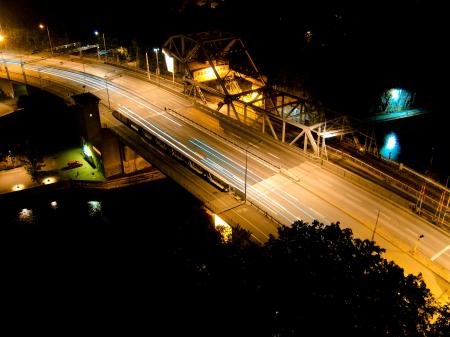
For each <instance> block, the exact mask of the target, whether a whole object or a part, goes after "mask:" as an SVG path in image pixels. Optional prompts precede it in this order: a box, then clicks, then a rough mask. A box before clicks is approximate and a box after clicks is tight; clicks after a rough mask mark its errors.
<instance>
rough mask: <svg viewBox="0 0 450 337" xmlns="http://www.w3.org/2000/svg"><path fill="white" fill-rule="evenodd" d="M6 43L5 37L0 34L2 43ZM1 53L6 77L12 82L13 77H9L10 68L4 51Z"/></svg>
mask: <svg viewBox="0 0 450 337" xmlns="http://www.w3.org/2000/svg"><path fill="white" fill-rule="evenodd" d="M4 41H5V36H3V35H1V34H0V43H4ZM5 49H6V48H5ZM0 53H1V54H2V61H3V65H4V67H5V72H6V77H7V78H8V81H11V77H10V75H9V70H8V66H7V65H6V61H5V58H4V57H3V51H1V52H0Z"/></svg>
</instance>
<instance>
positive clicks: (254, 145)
mask: <svg viewBox="0 0 450 337" xmlns="http://www.w3.org/2000/svg"><path fill="white" fill-rule="evenodd" d="M248 143H249V144H250V145H251V146H253V147H254V148H257V149H259V146H258V145H256V144H253V143H250V142H248Z"/></svg>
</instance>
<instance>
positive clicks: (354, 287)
mask: <svg viewBox="0 0 450 337" xmlns="http://www.w3.org/2000/svg"><path fill="white" fill-rule="evenodd" d="M278 234H279V236H278V237H274V236H271V237H270V239H269V241H268V242H267V244H266V245H265V246H264V250H265V254H266V257H265V259H266V261H267V262H266V263H265V265H266V266H267V268H266V272H265V273H264V274H265V280H264V283H265V286H266V287H267V289H266V293H267V301H268V308H267V313H270V316H268V317H266V319H270V321H271V324H270V325H271V328H272V335H276V336H297V335H302V336H309V335H311V336H322V335H324V336H325V335H328V336H331V335H335V336H336V335H340V336H397V337H398V336H425V335H427V333H428V332H429V331H430V322H431V320H432V318H433V316H434V314H435V313H436V312H437V310H438V306H437V305H436V303H435V301H434V299H433V297H432V295H431V293H430V291H429V290H428V289H427V288H426V285H425V283H424V281H423V279H422V277H421V275H420V274H419V275H418V276H413V275H406V276H405V275H404V271H403V270H402V269H401V268H400V267H399V266H397V265H396V264H394V263H393V262H390V261H387V260H386V259H384V258H383V257H382V253H383V252H384V250H383V249H382V248H380V247H378V246H376V245H375V243H374V242H373V241H369V240H360V239H355V238H353V234H352V231H351V230H350V229H341V228H340V227H339V223H336V224H331V225H329V226H325V225H324V224H321V223H318V222H313V223H312V224H311V225H309V224H307V223H304V222H301V221H298V222H296V223H294V224H293V225H292V226H291V227H285V226H283V227H280V229H279V232H278ZM447 314H448V311H447ZM440 317H442V316H440ZM447 317H448V315H447ZM436 322H437V323H436V324H437V325H434V328H435V329H437V330H438V331H440V330H439V329H440V326H441V325H442V324H443V322H442V320H440V319H438V320H437V321H436ZM447 327H448V322H447ZM447 329H448V328H447ZM307 331H309V333H307ZM435 335H439V334H435Z"/></svg>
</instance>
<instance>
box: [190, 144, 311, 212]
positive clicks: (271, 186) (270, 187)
mask: <svg viewBox="0 0 450 337" xmlns="http://www.w3.org/2000/svg"><path fill="white" fill-rule="evenodd" d="M195 142H199V143H201V144H204V146H201V145H198V144H195ZM191 143H194V144H195V145H197V146H198V147H199V148H201V149H202V150H203V151H205V152H207V153H209V154H210V155H212V156H213V157H215V158H217V159H218V160H220V161H221V162H223V163H225V164H226V165H228V166H230V167H231V168H233V169H235V170H236V171H237V172H238V173H240V174H242V175H244V174H245V171H244V169H243V168H244V167H243V165H241V164H240V163H237V162H235V161H233V160H232V159H231V158H229V157H227V156H225V155H223V154H222V153H221V152H220V151H218V150H216V149H214V148H212V147H211V146H209V145H207V144H206V143H204V142H202V141H201V140H199V139H198V138H196V139H195V140H194V141H191ZM205 147H207V148H208V149H211V151H209V150H208V149H206V148H205ZM212 151H214V152H215V153H217V154H218V155H216V154H214V153H212ZM219 155H220V156H222V157H224V158H226V159H227V160H225V159H222V158H220V157H219ZM203 161H204V162H208V164H209V165H210V166H212V168H213V169H216V170H217V169H219V170H220V172H221V174H225V175H226V176H227V177H229V178H230V179H232V180H233V181H235V182H236V185H235V186H240V188H241V189H244V184H245V182H244V180H243V179H242V178H239V177H237V176H236V175H234V174H232V173H231V172H229V171H228V170H226V169H225V168H224V167H222V166H221V165H220V164H218V163H215V162H214V161H213V160H211V159H210V158H208V157H206V158H205V159H204V160H203ZM231 162H233V163H234V164H235V165H233V164H231ZM247 177H248V180H249V181H253V182H256V183H258V182H259V183H260V184H261V185H262V186H264V187H266V188H267V189H268V190H270V191H271V192H272V193H273V194H275V195H276V196H278V197H279V198H281V199H283V200H285V201H286V202H287V203H289V204H290V205H292V206H293V207H294V208H296V209H297V210H299V211H301V212H302V213H303V214H305V215H307V216H308V217H310V218H311V219H312V220H314V217H313V216H312V215H311V214H310V213H309V212H307V211H306V210H305V209H303V208H301V207H299V206H298V202H295V203H294V202H292V201H290V200H289V199H288V198H286V197H285V196H284V195H282V194H281V193H280V192H278V191H276V190H278V189H279V186H278V187H277V186H275V184H272V183H270V182H267V181H265V180H264V179H262V178H261V177H259V176H258V175H256V174H254V173H253V172H252V171H250V170H247ZM248 189H249V190H252V191H253V192H254V193H255V194H257V195H258V196H259V197H258V198H256V200H258V202H260V203H262V201H261V200H262V199H261V198H265V199H269V200H270V202H271V204H272V205H273V204H276V205H277V206H278V207H279V208H281V209H283V210H284V211H285V212H286V213H288V214H289V215H291V216H292V219H297V218H298V217H297V216H295V215H294V214H292V213H291V212H290V211H288V210H287V209H286V208H285V207H283V206H282V205H281V204H279V203H278V202H276V201H275V200H273V199H272V198H270V197H268V196H267V195H266V194H265V193H264V192H261V191H259V190H258V189H256V188H255V187H252V186H251V185H250V186H249V187H248ZM264 204H265V207H267V208H269V209H271V210H272V211H273V212H274V213H275V214H278V215H281V216H283V217H285V216H284V215H283V214H279V213H278V212H277V211H275V210H274V209H273V207H272V206H270V205H271V204H269V203H268V202H264ZM285 218H286V219H287V220H292V219H289V218H287V217H285Z"/></svg>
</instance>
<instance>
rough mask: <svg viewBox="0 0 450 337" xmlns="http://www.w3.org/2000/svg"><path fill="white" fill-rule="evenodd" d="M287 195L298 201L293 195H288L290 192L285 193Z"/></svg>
mask: <svg viewBox="0 0 450 337" xmlns="http://www.w3.org/2000/svg"><path fill="white" fill-rule="evenodd" d="M284 193H285V194H287V195H288V196H290V197H291V198H292V199H295V200H297V201H298V199H297V198H296V197H294V196H293V195H292V194H290V193H288V192H286V191H285V192H284Z"/></svg>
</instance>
